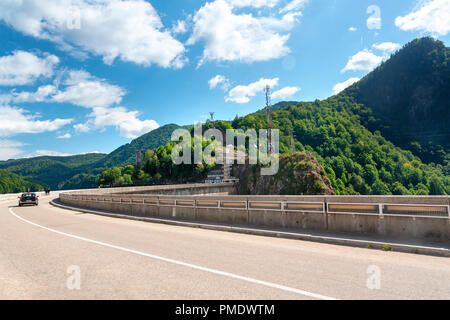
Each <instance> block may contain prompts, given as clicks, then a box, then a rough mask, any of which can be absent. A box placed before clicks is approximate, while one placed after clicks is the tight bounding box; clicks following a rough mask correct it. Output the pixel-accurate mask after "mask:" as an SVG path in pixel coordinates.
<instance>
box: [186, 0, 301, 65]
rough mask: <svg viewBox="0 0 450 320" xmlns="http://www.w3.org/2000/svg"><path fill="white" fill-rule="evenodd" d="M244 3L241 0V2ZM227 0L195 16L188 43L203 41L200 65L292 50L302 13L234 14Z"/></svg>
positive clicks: (268, 56)
mask: <svg viewBox="0 0 450 320" xmlns="http://www.w3.org/2000/svg"><path fill="white" fill-rule="evenodd" d="M241 2H242V1H241ZM233 9H234V7H233V5H232V4H230V3H229V2H227V1H225V0H216V1H214V2H209V3H206V4H205V5H204V6H203V7H201V8H200V9H199V10H198V11H197V12H196V13H195V15H194V17H193V25H194V27H193V33H192V35H191V36H190V38H189V39H188V41H187V44H188V45H193V44H195V43H197V42H204V43H205V48H204V50H203V57H202V59H201V61H200V63H199V65H201V64H202V63H203V62H204V61H206V60H211V61H242V62H248V63H251V62H255V61H266V60H270V59H275V58H280V57H282V56H284V55H286V54H288V53H289V52H290V49H289V48H288V47H287V45H286V42H287V41H288V39H289V36H290V35H289V33H288V31H289V30H291V29H292V28H293V26H294V25H295V22H296V18H297V17H298V16H300V15H301V13H300V12H290V13H288V14H285V15H284V16H283V17H281V18H274V17H255V16H253V15H252V14H251V13H248V14H235V13H234V12H233Z"/></svg>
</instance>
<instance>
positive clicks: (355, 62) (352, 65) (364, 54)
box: [341, 49, 383, 72]
mask: <svg viewBox="0 0 450 320" xmlns="http://www.w3.org/2000/svg"><path fill="white" fill-rule="evenodd" d="M382 61H383V57H380V56H377V55H375V54H373V53H372V52H370V51H369V50H367V49H365V50H363V51H360V52H358V53H357V54H355V55H354V56H352V57H350V59H349V60H348V62H347V65H346V66H345V67H344V69H342V71H341V72H346V71H350V70H351V71H372V70H373V69H374V68H375V67H376V66H378V65H379V64H380V63H381V62H382Z"/></svg>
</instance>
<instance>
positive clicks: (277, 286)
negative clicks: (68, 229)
mask: <svg viewBox="0 0 450 320" xmlns="http://www.w3.org/2000/svg"><path fill="white" fill-rule="evenodd" d="M8 209H9V212H10V213H11V214H12V215H13V216H15V217H16V218H18V219H20V220H22V221H24V222H26V223H28V224H31V225H33V226H36V227H38V228H42V229H44V230H47V231H51V232H54V233H57V234H60V235H63V236H66V237H70V238H74V239H77V240H82V241H86V242H90V243H94V244H97V245H100V246H104V247H108V248H113V249H117V250H121V251H125V252H129V253H134V254H137V255H140V256H144V257H148V258H152V259H155V260H160V261H164V262H168V263H172V264H176V265H180V266H184V267H188V268H191V269H196V270H200V271H204V272H209V273H213V274H217V275H221V276H224V277H228V278H233V279H238V280H242V281H246V282H251V283H255V284H259V285H262V286H266V287H270V288H275V289H279V290H283V291H287V292H293V293H296V294H299V295H303V296H307V297H310V298H315V299H321V300H336V298H332V297H328V296H324V295H321V294H317V293H312V292H308V291H305V290H300V289H296V288H292V287H287V286H283V285H280V284H276V283H272V282H267V281H262V280H258V279H253V278H249V277H245V276H240V275H237V274H234V273H229V272H225V271H220V270H216V269H211V268H206V267H202V266H198V265H195V264H190V263H187V262H183V261H178V260H174V259H169V258H164V257H160V256H157V255H153V254H149V253H145V252H141V251H137V250H133V249H128V248H124V247H119V246H116V245H113V244H109V243H105V242H101V241H96V240H92V239H88V238H84V237H80V236H76V235H73V234H70V233H65V232H62V231H58V230H55V229H51V228H47V227H44V226H41V225H39V224H37V223H34V222H32V221H29V220H27V219H25V218H22V217H20V216H18V215H17V214H15V213H14V211H13V210H12V208H11V207H9V208H8Z"/></svg>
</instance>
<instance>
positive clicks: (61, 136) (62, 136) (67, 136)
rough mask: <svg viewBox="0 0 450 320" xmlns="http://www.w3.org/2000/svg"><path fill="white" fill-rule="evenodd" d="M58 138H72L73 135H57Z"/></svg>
mask: <svg viewBox="0 0 450 320" xmlns="http://www.w3.org/2000/svg"><path fill="white" fill-rule="evenodd" d="M57 138H58V139H70V138H72V135H71V134H70V133H66V134H63V135H60V136H58V137H57Z"/></svg>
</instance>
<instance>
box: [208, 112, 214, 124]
mask: <svg viewBox="0 0 450 320" xmlns="http://www.w3.org/2000/svg"><path fill="white" fill-rule="evenodd" d="M209 114H210V116H211V123H212V126H213V128H215V123H214V114H215V112H210V113H209Z"/></svg>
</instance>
